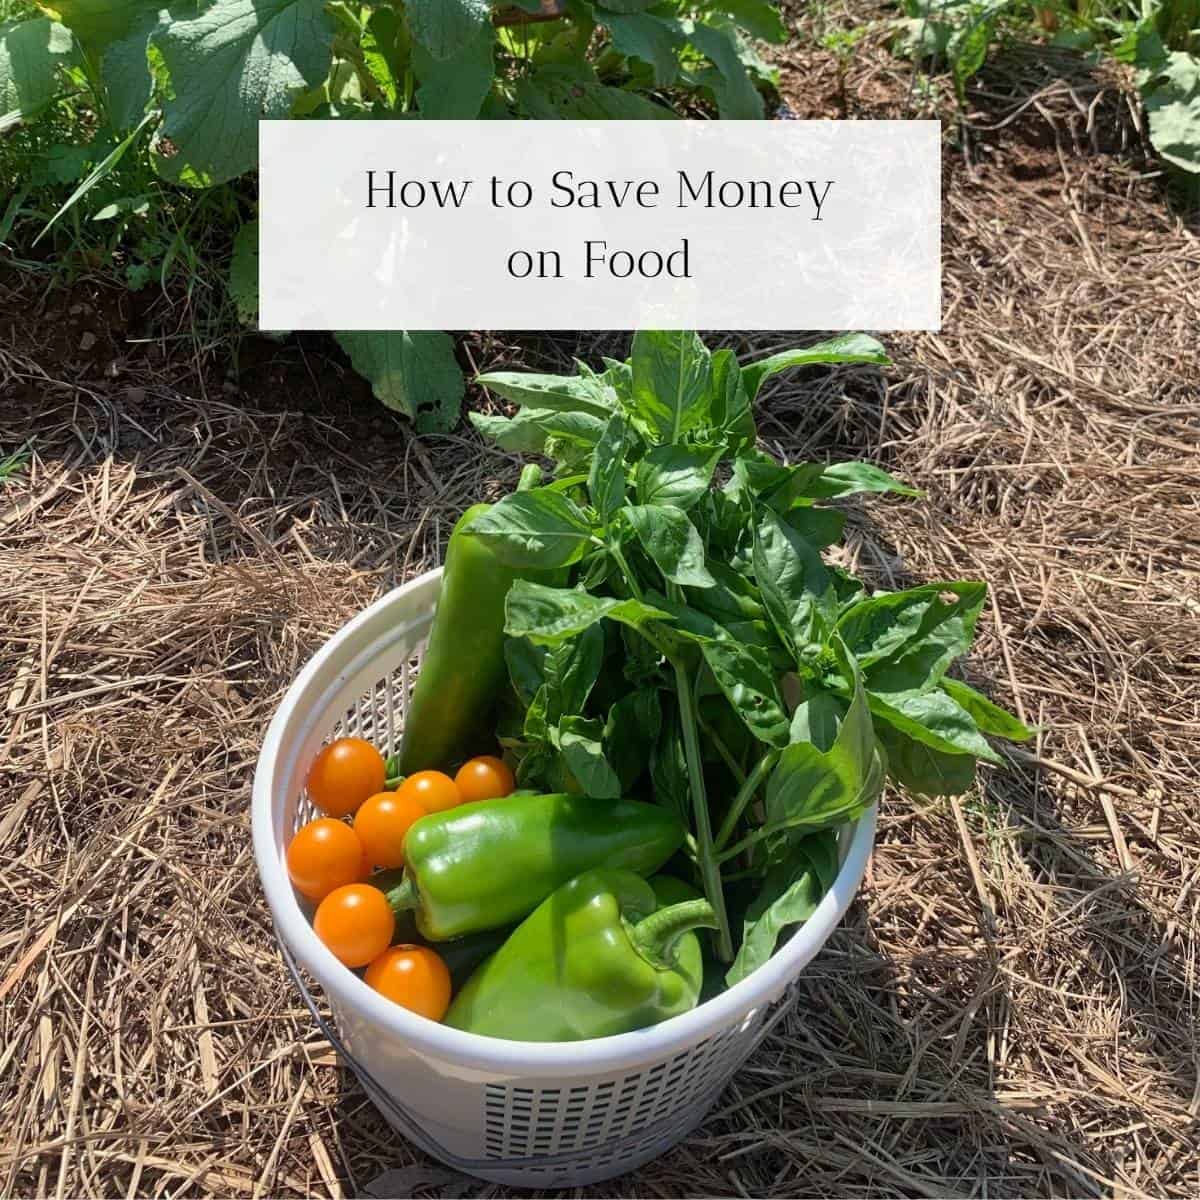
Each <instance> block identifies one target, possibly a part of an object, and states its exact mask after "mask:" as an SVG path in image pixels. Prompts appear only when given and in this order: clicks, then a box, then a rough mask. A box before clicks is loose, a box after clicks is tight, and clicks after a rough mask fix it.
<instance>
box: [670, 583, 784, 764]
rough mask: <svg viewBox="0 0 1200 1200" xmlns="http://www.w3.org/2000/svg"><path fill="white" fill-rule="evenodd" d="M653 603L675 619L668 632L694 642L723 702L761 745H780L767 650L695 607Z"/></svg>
mask: <svg viewBox="0 0 1200 1200" xmlns="http://www.w3.org/2000/svg"><path fill="white" fill-rule="evenodd" d="M653 600H654V603H655V604H656V605H657V606H658V607H659V608H662V609H665V610H666V611H667V612H669V613H670V614H671V616H672V618H673V619H674V624H673V626H672V628H671V633H672V634H673V635H675V636H677V637H683V638H686V639H688V640H689V641H694V642H696V643H697V645H699V647H700V653H701V654H702V655H703V656H704V661H705V663H706V664H707V665H708V668H709V670H710V671H712V673H713V677H714V678H715V679H716V681H717V685H718V686H719V687H720V689H721V691H722V692H723V693H724V695H725V698H726V699H727V700H728V701H729V703H730V704H731V705H732V706H733V709H734V711H735V712H736V713H737V714H738V716H739V717H741V719H742V721H743V722H744V723H745V725H746V728H747V729H749V730H750V732H751V733H752V734H754V736H755V737H756V738H758V740H759V741H760V742H766V743H767V744H768V745H772V746H785V745H787V741H788V718H787V713H786V712H785V711H784V707H783V701H782V700H781V699H780V696H779V686H778V684H777V683H776V674H775V668H774V667H773V666H772V664H771V659H770V655H769V654H768V653H767V651H766V650H764V649H762V648H760V647H758V646H752V645H748V644H746V643H743V642H739V641H738V640H737V639H736V638H735V637H734V636H733V635H732V634H731V633H730V632H729V631H728V630H727V629H725V628H724V626H722V625H719V624H718V623H717V622H716V621H714V620H713V619H712V618H711V617H707V616H705V615H704V614H703V613H701V612H697V611H696V609H694V608H686V607H684V606H683V605H678V604H674V603H673V602H671V601H669V600H665V599H663V598H662V597H660V596H657V595H656V596H654V597H653Z"/></svg>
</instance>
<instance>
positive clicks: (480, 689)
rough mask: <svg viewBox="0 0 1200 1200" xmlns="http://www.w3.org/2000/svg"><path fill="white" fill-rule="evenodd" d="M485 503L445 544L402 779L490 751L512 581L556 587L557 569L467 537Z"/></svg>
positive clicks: (503, 676) (504, 679) (503, 679)
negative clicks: (514, 561) (510, 558)
mask: <svg viewBox="0 0 1200 1200" xmlns="http://www.w3.org/2000/svg"><path fill="white" fill-rule="evenodd" d="M490 507H491V505H490V504H476V505H474V506H472V507H471V508H468V509H467V511H466V512H465V513H463V515H462V516H461V517H459V519H458V520H457V521H456V522H455V525H454V529H453V530H452V531H451V533H450V542H449V544H448V546H447V547H446V563H445V567H444V569H443V571H442V588H441V593H440V595H439V597H438V605H437V612H436V613H435V614H434V618H433V629H432V631H431V632H430V635H429V641H428V643H427V645H426V647H425V653H424V655H423V657H422V659H421V673H420V674H419V675H418V676H417V682H416V684H415V686H414V687H413V692H412V696H411V698H410V699H409V702H408V709H407V711H406V713H405V716H404V737H403V740H402V741H401V743H400V764H399V773H400V774H401V775H411V774H413V773H414V772H415V771H426V770H430V769H435V770H439V771H446V770H449V769H450V768H451V767H452V766H454V764H456V763H458V762H461V761H462V760H463V759H465V758H469V757H470V756H471V755H472V754H474V753H479V752H484V751H486V752H489V753H490V752H492V750H493V749H494V747H495V740H496V739H495V737H494V735H493V733H492V729H491V726H492V722H491V717H492V715H493V713H494V711H495V708H496V702H497V700H498V699H499V697H500V695H501V693H502V692H503V691H504V689H505V688H506V687H507V685H508V671H507V668H506V666H505V663H504V601H505V599H506V598H507V596H508V589H509V588H510V587H512V585H513V582H514V581H515V580H517V579H530V580H533V581H534V582H537V583H547V584H549V583H555V582H557V581H558V580H559V579H560V578H561V572H557V571H535V570H521V569H518V568H515V567H508V566H505V565H504V563H502V562H501V561H500V560H499V559H498V558H497V557H496V555H495V554H494V553H493V552H492V550H491V549H490V548H489V547H488V545H487V544H486V543H485V542H484V541H483V539H482V538H477V537H472V536H471V535H470V534H469V533H467V532H466V530H467V528H468V526H469V525H470V524H471V522H472V521H474V520H475V518H476V517H478V516H479V515H480V514H481V513H484V512H486V511H487V510H488V509H489V508H490Z"/></svg>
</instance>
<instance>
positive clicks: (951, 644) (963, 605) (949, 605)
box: [839, 581, 987, 697]
mask: <svg viewBox="0 0 1200 1200" xmlns="http://www.w3.org/2000/svg"><path fill="white" fill-rule="evenodd" d="M913 590H914V591H922V590H924V589H913ZM900 594H901V595H904V594H905V593H900ZM943 596H950V597H953V599H951V600H950V601H949V602H947V600H945V599H943ZM986 596H987V585H986V584H984V583H974V582H969V581H961V582H954V583H948V584H945V585H943V586H942V587H940V588H939V587H937V586H936V585H935V586H934V594H933V596H932V597H930V598H929V600H928V602H927V603H923V602H922V600H921V598H920V597H917V598H916V601H915V603H914V605H913V606H912V610H911V611H906V613H905V615H906V617H907V618H911V616H913V615H916V614H917V613H919V614H920V624H919V625H918V626H917V629H916V632H915V633H914V634H913V636H912V637H911V638H909V639H907V640H906V641H905V642H903V643H902V644H901V645H900V646H899V647H897V648H895V649H893V650H891V651H890V652H889V653H888V654H887V656H886V657H884V658H882V659H881V658H877V657H876V658H874V661H873V662H872V664H871V665H870V666H869V667H867V668H866V676H867V688H868V689H869V690H870V691H872V692H882V693H888V694H889V697H890V696H891V695H895V694H904V693H912V692H927V691H929V690H930V689H931V688H934V687H936V686H937V684H938V682H939V681H940V680H941V678H942V676H943V675H945V673H946V669H947V668H948V667H949V666H950V664H951V663H952V662H953V661H954V660H955V659H956V658H958V657H959V656H960V655H963V654H966V652H967V651H968V650H969V649H970V648H971V642H972V641H973V640H974V638H975V623H976V621H977V620H978V619H979V613H980V610H981V609H982V608H983V602H984V599H985V598H986ZM866 603H870V602H869V601H868V602H866ZM892 611H895V610H892ZM847 615H849V614H847ZM843 622H845V618H843ZM843 622H839V628H843ZM849 624H850V622H845V625H846V626H849ZM884 636H885V637H886V635H884ZM877 647H878V643H875V644H874V645H872V647H871V649H872V650H875V649H877Z"/></svg>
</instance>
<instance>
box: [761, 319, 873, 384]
mask: <svg viewBox="0 0 1200 1200" xmlns="http://www.w3.org/2000/svg"><path fill="white" fill-rule="evenodd" d="M888 361H889V360H888V356H887V352H886V351H885V350H884V348H883V347H882V346H881V345H880V344H879V343H878V342H877V341H876V340H875V339H874V338H873V337H868V336H867V335H866V334H865V333H845V334H842V335H841V336H840V337H835V338H830V339H829V340H828V341H827V342H818V343H817V345H815V346H806V347H804V348H803V349H796V350H781V351H780V352H779V353H778V354H772V355H771V356H770V357H769V358H760V359H759V360H758V362H754V363H747V364H746V365H744V366H743V367H742V381H743V383H744V384H745V386H746V393H747V395H749V397H750V399H751V400H753V399H754V398H755V397H756V396H757V395H758V389H759V388H760V387H762V384H763V380H765V379H769V378H770V377H771V376H772V375H776V374H778V373H779V372H780V371H786V370H787V369H788V368H789V367H807V366H810V365H812V364H814V363H878V364H879V365H880V366H886V365H887V363H888Z"/></svg>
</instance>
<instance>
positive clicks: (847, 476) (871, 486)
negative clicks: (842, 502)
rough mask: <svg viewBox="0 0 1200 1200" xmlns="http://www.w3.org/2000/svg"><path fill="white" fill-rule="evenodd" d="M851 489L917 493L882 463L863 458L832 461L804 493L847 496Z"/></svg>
mask: <svg viewBox="0 0 1200 1200" xmlns="http://www.w3.org/2000/svg"><path fill="white" fill-rule="evenodd" d="M855 492H895V493H897V494H898V495H901V496H919V495H920V494H921V493H920V492H919V491H918V490H917V489H916V488H912V487H909V486H908V485H907V484H906V483H901V482H900V480H898V479H896V478H894V477H893V476H891V475H889V474H888V473H887V472H886V471H885V470H884V469H883V468H882V467H877V466H875V465H874V464H873V463H866V462H841V463H832V464H830V465H829V466H827V467H825V468H824V469H823V470H822V471H821V473H820V475H818V476H817V478H816V479H815V480H814V481H813V482H812V484H811V485H810V486H809V488H808V490H807V493H806V494H807V495H809V496H810V497H812V498H813V499H814V500H827V499H832V498H833V497H834V496H849V495H852V494H854V493H855Z"/></svg>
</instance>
